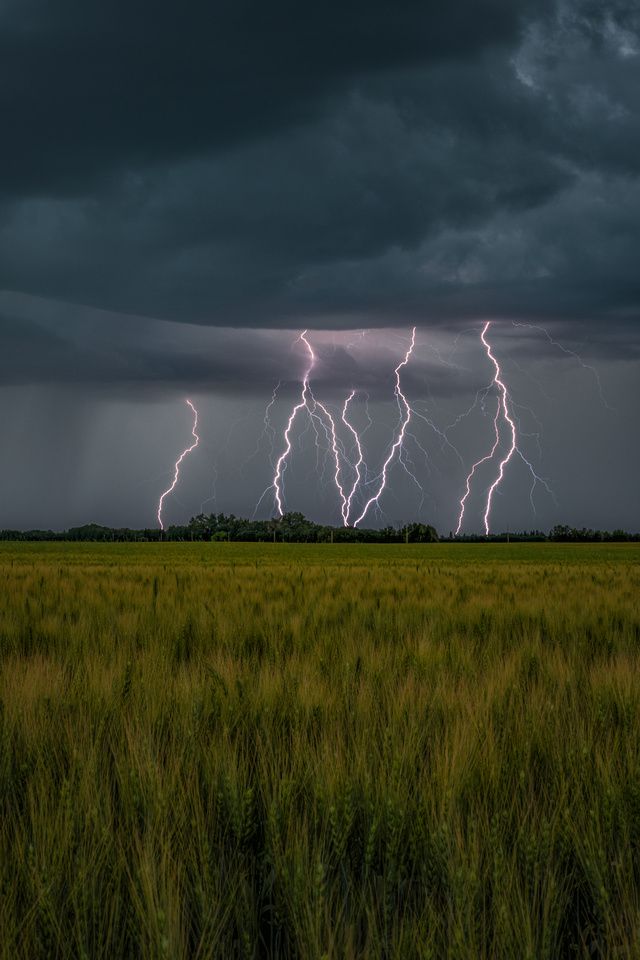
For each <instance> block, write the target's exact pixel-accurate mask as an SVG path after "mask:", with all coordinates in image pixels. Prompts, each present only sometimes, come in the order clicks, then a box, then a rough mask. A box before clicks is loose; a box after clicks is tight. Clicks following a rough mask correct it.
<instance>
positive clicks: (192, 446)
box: [158, 400, 200, 530]
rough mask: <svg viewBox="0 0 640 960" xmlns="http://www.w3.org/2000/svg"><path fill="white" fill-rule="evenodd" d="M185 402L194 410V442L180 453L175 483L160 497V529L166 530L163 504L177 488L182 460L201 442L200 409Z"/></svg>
mask: <svg viewBox="0 0 640 960" xmlns="http://www.w3.org/2000/svg"><path fill="white" fill-rule="evenodd" d="M185 403H186V404H187V405H188V406H189V407H191V410H192V412H193V426H192V428H191V435H192V437H193V443H192V444H191V446H190V447H187V448H186V450H183V451H182V453H181V454H180V456H179V457H178V459H177V460H176V462H175V465H174V474H173V483H172V484H171V486H170V487H169V488H168V489H167V490H165V491H164V493H163V494H162V496H161V497H160V500H159V501H158V524H159V525H160V529H161V530H164V524H163V522H162V507H163V505H164V500H165V497H168V496H169V494H170V493H173V491H174V490H175V488H176V484H177V482H178V478H179V477H180V464H181V463H182V461H183V460H184V459H185V457H187V456H189V454H190V453H191V451H192V450H195V448H196V447H197V446H198V444H199V443H200V437H199V436H198V433H197V427H198V411H197V410H196V408H195V407H194V405H193V403H192V402H191V400H185Z"/></svg>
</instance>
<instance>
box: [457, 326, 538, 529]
mask: <svg viewBox="0 0 640 960" xmlns="http://www.w3.org/2000/svg"><path fill="white" fill-rule="evenodd" d="M490 326H491V321H490V320H488V321H487V322H486V323H485V325H484V327H483V328H482V332H481V334H480V339H481V341H482V343H483V345H484V348H485V351H486V354H487V357H488V358H489V360H490V361H491V363H492V364H493V368H494V376H493V380H492V384H493V385H495V387H496V388H497V392H498V405H497V408H496V413H495V416H494V418H493V444H492V446H491V449H490V451H489V453H487V454H485V456H484V457H481V458H480V459H479V460H476V462H475V463H474V464H473V465H472V467H471V470H470V471H469V473H468V475H467V480H466V486H465V492H464V494H463V496H462V498H461V499H460V512H459V514H458V525H457V527H456V536H458V534H459V533H460V530H461V528H462V523H463V520H464V513H465V506H466V502H467V500H468V498H469V495H470V493H471V485H472V480H473V478H474V475H475V473H476V470H477V469H478V467H480V466H482V464H483V463H487V462H489V461H491V460H493V458H494V456H495V454H496V451H497V449H498V447H499V445H500V419H501V418H502V420H503V422H504V423H505V424H506V425H507V429H508V436H509V441H508V443H509V446H508V450H507V452H506V454H504V456H503V457H502V459H501V460H500V462H499V464H498V472H497V475H496V477H495V479H494V481H493V483H492V484H491V485H490V487H489V489H488V490H487V498H486V501H485V509H484V514H483V523H484V532H485V535H487V536H488V534H489V529H490V521H491V507H492V504H493V495H494V493H495V492H496V490H497V489H498V488H499V486H500V484H501V483H502V480H503V478H504V473H505V468H506V466H507V464H508V463H509V461H510V460H511V459H512V457H513V455H514V454H515V453H517V454H518V456H519V457H520V459H521V460H522V461H523V462H524V464H525V465H526V466H527V468H528V469H529V472H530V473H531V476H532V478H533V486H532V488H531V492H530V499H531V503H532V505H533V491H534V490H535V487H536V484H537V483H541V484H542V485H543V486H544V487H545V489H546V490H547V492H548V493H549V494H551V495H552V496H553V492H552V490H551V489H550V487H549V485H548V484H547V482H546V480H544V479H543V478H542V477H539V476H538V474H537V473H536V472H535V470H534V468H533V465H532V464H531V463H530V462H529V460H527V458H526V457H525V456H524V454H523V453H522V451H521V450H520V448H519V447H518V433H517V429H516V423H515V420H514V417H513V414H512V413H511V408H510V396H509V391H508V389H507V386H506V384H505V382H504V380H503V379H502V370H501V368H500V364H499V363H498V361H497V359H496V357H495V356H494V354H493V351H492V349H491V344H490V343H489V341H488V340H487V332H488V330H489V327H490Z"/></svg>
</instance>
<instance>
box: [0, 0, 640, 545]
mask: <svg viewBox="0 0 640 960" xmlns="http://www.w3.org/2000/svg"><path fill="white" fill-rule="evenodd" d="M0 117H1V118H2V131H3V138H2V140H3V146H2V150H0V401H1V402H2V410H3V415H2V418H1V419H0V441H1V442H2V444H3V449H5V450H10V451H11V455H10V456H9V457H8V458H7V462H6V464H5V465H4V467H3V470H4V486H5V489H4V491H2V490H1V489H0V493H1V494H2V496H1V497H0V526H10V525H20V526H28V525H32V524H33V525H35V524H41V525H51V526H64V525H66V524H67V523H71V522H84V521H87V520H92V519H95V520H97V521H103V522H110V523H118V522H122V523H125V522H127V523H132V524H138V525H142V524H144V523H151V522H152V519H153V515H154V510H153V505H154V503H153V502H154V498H155V499H157V494H158V492H159V491H161V489H162V487H163V479H164V478H166V471H167V469H169V468H170V466H171V463H172V461H173V459H174V457H175V455H176V454H177V452H179V450H180V448H181V444H182V440H183V439H184V431H185V427H186V433H187V437H188V433H189V429H190V427H189V424H188V422H187V423H185V415H184V411H183V410H182V406H181V401H182V398H183V397H184V396H185V395H191V394H194V395H197V396H198V397H199V398H200V401H201V403H202V406H203V408H204V409H205V410H206V411H207V412H206V415H205V416H204V418H203V420H202V428H203V432H204V433H206V434H207V437H208V441H207V442H208V444H209V449H208V453H207V455H206V456H205V452H204V451H203V450H201V451H199V452H198V454H197V456H198V457H199V460H194V462H193V465H192V467H191V480H189V479H188V478H187V477H185V480H184V482H185V496H184V498H183V499H184V504H183V505H182V506H181V505H180V504H179V503H178V502H176V503H174V506H173V510H174V515H173V516H172V519H175V520H176V521H177V520H179V519H184V518H185V517H188V516H189V515H191V513H193V512H194V510H195V509H197V507H198V506H199V503H197V502H196V501H198V498H199V497H200V494H201V492H202V491H205V492H206V491H208V490H210V488H211V484H212V477H214V476H217V484H216V498H217V500H216V505H217V508H219V509H225V510H226V509H232V508H233V509H234V510H235V512H237V513H242V514H247V513H251V511H252V510H253V506H254V504H255V501H256V494H257V495H258V496H259V494H260V493H261V492H262V489H264V487H265V486H266V485H267V484H268V482H269V457H268V450H267V449H266V448H265V449H263V448H260V444H259V442H258V441H259V438H260V431H261V429H262V425H263V424H262V418H263V410H264V405H265V403H266V402H268V400H269V398H270V396H271V391H272V389H273V387H274V385H275V384H276V383H277V382H278V381H279V380H282V381H284V383H285V385H284V387H283V399H282V401H281V404H280V405H278V406H277V407H276V409H275V419H276V426H278V427H280V426H281V425H282V423H283V422H284V420H283V418H284V417H285V415H286V412H287V406H286V404H287V401H288V399H291V398H292V397H293V392H294V391H295V383H294V381H295V379H296V377H297V376H299V375H300V371H301V369H302V366H303V360H304V358H303V357H302V356H301V355H300V353H299V351H298V350H297V348H296V347H295V346H293V347H292V343H293V341H294V340H295V337H296V336H297V332H298V331H299V330H300V329H303V328H305V327H308V328H309V329H310V330H312V331H314V336H316V339H317V343H318V344H319V349H320V363H319V366H318V370H317V373H318V383H319V386H321V388H322V390H324V394H323V395H325V396H326V399H327V402H330V403H334V404H339V402H341V400H342V399H343V396H344V389H346V388H351V386H352V385H355V386H360V387H361V388H362V389H363V390H366V391H367V392H368V394H369V396H370V399H371V403H372V409H374V411H375V410H377V411H378V417H379V418H380V420H379V422H380V426H379V428H378V427H376V428H374V429H373V431H372V433H371V434H370V436H371V437H372V438H374V439H373V441H372V449H371V457H372V460H375V459H376V458H377V460H378V461H379V460H380V458H381V457H382V456H383V455H384V450H385V443H388V440H389V438H390V436H391V435H392V431H393V427H394V423H395V421H394V419H393V411H394V407H393V394H392V391H393V368H394V366H395V363H397V361H398V351H399V352H400V356H401V354H402V350H403V344H405V345H406V336H407V332H408V330H409V329H410V327H411V326H412V325H413V324H416V325H417V326H418V341H419V350H418V351H417V353H416V358H415V360H416V362H415V369H414V371H413V372H412V373H410V372H409V371H407V376H408V379H407V384H408V385H409V386H411V388H412V390H413V391H414V396H415V397H416V398H417V399H416V403H418V402H420V403H422V402H424V404H426V405H429V404H431V405H432V406H431V407H430V408H429V409H430V410H431V414H432V415H433V418H434V420H435V419H437V417H436V413H438V414H439V416H440V419H439V420H438V423H439V424H441V425H444V426H446V425H447V424H448V423H450V422H453V420H455V417H456V416H457V415H458V414H459V413H461V412H463V411H464V410H465V409H467V408H468V406H469V404H470V402H472V400H473V397H474V395H475V391H476V390H477V389H478V388H479V387H480V386H482V384H483V377H484V378H485V379H486V373H487V368H486V357H483V356H482V353H481V352H480V351H478V334H479V330H480V327H481V323H482V321H483V320H485V319H491V320H492V321H494V330H495V331H496V338H497V341H499V344H500V348H501V349H502V351H503V354H502V356H503V357H504V360H505V363H507V364H508V367H509V371H510V375H511V376H512V381H511V382H510V385H511V388H512V392H513V396H514V399H516V400H517V401H519V402H521V403H522V406H523V408H524V407H527V408H529V409H533V410H534V413H535V415H536V416H538V418H539V419H540V420H541V421H542V425H543V428H544V430H543V431H542V432H543V433H544V437H543V438H542V440H541V448H542V450H541V451H540V450H539V449H538V446H537V444H538V439H537V438H536V437H533V436H531V437H529V441H528V442H529V443H530V445H531V452H532V455H533V454H534V453H535V455H536V457H540V455H542V457H543V458H546V461H547V462H548V464H549V469H548V470H547V471H546V472H545V473H544V475H545V476H547V474H549V475H551V474H552V473H553V474H554V478H553V479H554V480H555V483H556V487H557V496H558V505H557V506H556V505H555V504H554V503H553V502H552V501H551V500H548V501H547V500H545V499H544V498H541V499H540V501H539V504H538V510H539V513H538V514H536V515H535V516H533V515H532V514H531V511H530V504H529V500H528V485H527V479H526V477H522V476H521V477H519V478H517V477H515V476H514V478H513V482H512V483H511V485H510V486H509V487H508V488H507V487H505V491H504V496H503V498H502V500H501V502H500V510H501V511H502V512H501V513H500V515H499V518H500V520H502V522H503V523H504V524H506V523H510V524H511V525H512V527H513V526H515V527H518V526H520V527H523V526H533V525H548V524H550V523H552V522H556V521H558V520H564V519H567V520H568V521H569V522H576V523H585V524H592V525H615V524H621V525H625V526H630V527H640V504H639V498H638V495H637V493H636V490H635V487H636V483H635V479H634V478H635V476H636V474H637V472H638V467H639V466H640V463H639V461H640V457H639V455H638V453H637V437H638V434H637V426H636V420H637V413H638V410H639V406H640V405H639V399H640V397H639V390H638V374H639V372H640V269H639V268H638V262H639V257H638V250H639V249H640V176H639V174H640V13H639V12H638V7H637V4H636V3H633V2H631V0H610V2H607V0H597V2H596V0H564V2H560V0H487V2H482V0H473V2H472V0H461V2H452V3H448V4H440V3H437V4H436V3H431V2H425V0H421V2H418V0H416V2H413V0H410V2H407V0H405V2H402V0H399V2H396V3H393V4H390V3H378V2H376V0H369V2H367V3H364V2H360V0H353V2H350V3H340V4H338V3H334V2H324V3H322V4H315V5H314V4H300V3H293V2H274V3H270V4H264V3H257V2H254V0H247V2H237V0H234V2H213V3H212V2H206V3H205V2H204V0H192V2H187V3H184V4H182V5H176V4H175V3H171V4H169V3H168V2H166V0H158V2H156V3H154V4H150V3H149V2H144V3H143V2H141V0H129V2H126V3H125V2H124V0H114V2H111V3H109V4H104V3H100V4H98V3H96V2H92V0H89V2H87V0H60V2H58V3H56V4H51V3H47V2H45V0H0ZM513 321H516V322H517V323H530V324H535V325H543V326H544V327H545V328H546V329H548V330H549V331H550V334H551V336H552V337H553V338H555V339H556V340H557V341H558V342H559V343H561V344H563V345H564V346H565V347H566V348H567V349H570V350H572V351H577V352H579V353H580V356H581V357H582V358H583V361H582V362H583V364H586V366H581V365H580V362H579V361H577V360H576V359H575V357H573V356H571V355H569V354H566V353H563V352H562V350H561V349H559V348H557V347H554V346H553V345H552V344H550V343H549V341H548V339H547V338H546V336H545V335H544V334H542V333H541V332H540V331H537V330H536V329H532V328H522V327H514V326H513V325H512V324H513ZM357 330H367V331H371V333H370V334H367V336H366V337H365V338H364V339H362V338H359V336H358V335H356V334H354V333H353V332H352V331H357ZM350 331H351V332H350ZM376 331H378V332H377V333H376ZM394 331H396V332H394ZM469 331H471V332H469ZM452 350H453V351H454V353H453V354H452V353H451V351H452ZM474 351H475V352H474ZM447 357H453V360H452V361H447V362H442V361H443V358H444V359H445V360H446V358H447ZM451 362H453V364H454V366H451V365H450V363H451ZM483 364H485V365H484V366H483ZM592 368H593V369H594V370H595V371H596V373H597V375H598V378H599V380H600V385H598V383H597V382H596V380H595V379H594V374H593V373H592ZM412 378H413V379H412ZM603 396H604V404H603V400H602V397H603ZM549 397H553V398H554V399H553V402H551V401H550V400H549V399H548V398H549ZM438 404H442V408H439V407H438ZM421 409H422V408H421ZM425 409H426V408H425ZM527 417H530V414H525V413H524V412H522V418H523V431H524V433H527V434H534V433H536V434H539V433H540V432H541V430H540V427H539V426H536V427H535V429H533V428H532V426H531V423H527V422H526V421H527ZM236 422H240V424H241V426H240V428H238V431H237V432H239V434H240V437H239V438H236V437H235V434H233V432H232V433H231V434H230V428H231V427H232V426H233V424H235V423H236ZM473 424H474V421H473V418H471V419H470V420H469V422H468V424H465V425H463V427H462V430H463V433H462V435H461V436H460V437H459V440H460V444H459V449H460V454H461V458H462V461H463V463H462V464H461V463H460V461H459V460H458V459H457V458H456V457H455V456H452V457H450V458H449V459H447V457H449V454H450V451H449V452H448V453H447V455H446V456H445V454H443V452H442V450H441V449H440V448H439V447H438V446H437V443H436V445H435V446H434V449H433V451H430V453H432V455H433V458H434V461H435V462H434V463H431V464H430V465H427V464H426V462H425V463H424V464H423V465H421V466H420V470H421V471H422V472H421V474H420V476H421V477H423V479H424V485H425V487H426V488H428V490H429V496H427V498H426V500H425V501H424V504H423V505H422V506H420V507H419V503H418V502H417V503H413V502H410V498H409V499H408V495H407V496H404V493H403V491H402V483H403V482H404V479H403V478H399V479H398V480H397V484H398V491H399V492H398V503H397V504H395V505H394V500H393V496H391V497H390V499H389V503H388V511H387V517H386V519H388V520H390V521H392V522H401V521H402V520H403V519H407V517H405V516H404V513H403V510H405V509H406V510H409V509H411V510H413V511H414V513H415V512H416V511H417V510H418V509H420V510H421V511H422V513H423V515H424V517H425V518H431V517H433V519H435V521H436V524H437V525H438V526H439V527H441V528H444V527H446V526H447V525H448V524H450V522H451V515H452V514H453V512H454V507H455V496H454V493H456V491H458V489H459V487H460V484H461V482H462V483H463V481H464V475H465V473H466V471H465V470H464V469H463V466H466V465H467V461H468V460H472V459H473V457H474V455H475V453H476V444H477V445H478V446H479V447H481V446H482V442H483V437H485V439H486V437H487V433H486V431H487V428H488V427H489V426H490V423H488V422H487V421H486V419H482V418H480V420H479V421H478V423H477V425H476V426H474V425H473ZM584 425H587V426H584ZM456 429H460V428H456ZM376 430H377V431H378V433H376ZM465 430H467V433H464V431H465ZM390 431H391V433H390ZM483 431H484V432H483ZM229 437H231V439H229ZM432 441H433V442H435V435H433V436H431V438H429V437H425V438H424V443H425V444H428V443H430V442H432ZM260 442H261V443H264V438H263V440H262V441H260ZM303 443H304V441H303ZM203 444H204V441H203ZM256 444H258V448H259V452H258V455H257V456H255V457H253V458H252V459H251V460H250V461H249V463H248V464H246V465H245V466H243V467H242V471H241V475H240V474H239V473H238V471H240V467H241V465H242V464H244V463H245V461H246V458H247V457H249V456H250V455H252V454H253V451H254V449H255V448H256ZM312 453H313V452H312V451H307V454H305V453H304V451H303V452H301V453H300V464H299V468H296V469H295V470H294V469H293V466H292V469H291V472H290V477H289V489H288V498H287V502H288V505H289V506H290V507H291V508H297V507H301V508H302V506H304V508H305V509H306V510H307V512H308V513H309V514H310V515H312V516H317V518H318V519H335V517H334V513H335V504H333V503H332V500H331V491H329V492H327V491H325V490H324V488H322V486H321V485H320V484H318V485H316V484H315V483H314V484H311V486H310V484H309V481H308V471H307V466H308V464H307V460H308V459H309V457H311V458H312ZM305 456H306V457H307V460H305ZM439 459H440V461H441V462H439ZM450 460H451V462H450ZM167 461H169V463H168V464H167ZM603 461H606V463H605V462H603ZM545 467H546V463H545ZM371 469H372V470H374V466H373V465H372V468H371ZM429 470H431V473H429ZM423 475H424V476H423ZM438 475H440V480H438V479H437V477H438ZM190 483H191V486H192V488H193V489H192V490H191V496H190V497H188V496H187V490H189V489H190V487H189V484H190ZM536 496H537V494H536ZM430 497H431V499H430ZM202 499H204V494H202ZM271 506H272V504H270V503H265V504H264V507H265V511H266V515H269V512H270V509H271ZM474 526H475V527H477V526H478V516H477V511H476V513H475V515H474V517H473V518H472V519H471V520H470V528H473V527H474Z"/></svg>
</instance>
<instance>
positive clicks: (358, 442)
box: [342, 390, 364, 527]
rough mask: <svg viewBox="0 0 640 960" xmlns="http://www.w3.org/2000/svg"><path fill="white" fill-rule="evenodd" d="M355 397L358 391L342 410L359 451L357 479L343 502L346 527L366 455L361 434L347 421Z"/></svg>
mask: <svg viewBox="0 0 640 960" xmlns="http://www.w3.org/2000/svg"><path fill="white" fill-rule="evenodd" d="M355 395H356V391H355V390H352V391H351V393H350V394H349V396H348V397H347V399H346V400H345V402H344V406H343V408H342V422H343V423H344V425H345V427H346V428H347V430H349V431H350V432H351V435H352V437H353V441H354V443H355V445H356V450H357V451H358V459H357V460H356V462H355V463H354V465H353V469H354V470H355V478H354V481H353V484H352V486H351V490H350V491H349V493H348V495H347V497H346V500H343V503H342V522H343V523H344V525H345V527H348V526H349V514H350V513H351V501H352V500H353V495H354V493H355V492H356V490H357V488H358V485H359V483H360V479H361V473H360V470H361V467H362V464H363V463H364V453H363V451H362V439H361V437H360V434H359V433H358V431H357V430H356V428H355V427H354V426H353V424H352V423H351V422H350V421H349V420H347V409H348V407H349V404H350V403H351V401H352V400H353V398H354V397H355Z"/></svg>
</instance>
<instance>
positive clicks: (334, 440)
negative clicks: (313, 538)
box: [260, 330, 346, 517]
mask: <svg viewBox="0 0 640 960" xmlns="http://www.w3.org/2000/svg"><path fill="white" fill-rule="evenodd" d="M299 339H300V340H301V341H302V342H303V343H304V345H305V347H306V348H307V352H308V354H309V362H308V365H307V367H306V370H305V372H304V376H303V378H302V390H301V393H300V400H299V401H298V403H296V404H295V405H294V406H293V408H292V410H291V413H290V414H289V419H288V420H287V425H286V427H285V429H284V434H283V440H284V450H283V451H282V453H281V454H280V456H279V457H278V460H277V461H276V466H275V472H274V475H273V482H272V484H271V487H272V488H273V491H274V496H275V502H276V507H277V510H278V514H279V515H280V516H281V517H282V516H283V515H284V505H283V491H282V479H283V475H284V471H285V470H286V467H287V460H288V457H289V454H290V453H291V430H292V428H293V424H294V422H295V420H296V417H297V416H298V413H299V412H300V411H301V410H306V411H307V413H308V414H309V418H310V422H311V424H312V426H313V428H314V430H316V442H317V426H316V423H315V421H318V423H319V424H320V426H321V427H322V428H323V430H324V431H325V434H326V436H327V440H328V442H329V444H330V447H331V450H332V453H333V458H334V464H335V473H334V480H335V483H336V487H337V488H338V491H339V493H340V498H341V502H342V509H343V512H344V505H345V502H346V496H345V493H344V490H343V487H342V484H341V480H340V448H339V441H338V435H337V433H336V425H335V421H334V419H333V417H332V416H331V413H330V412H329V410H328V409H327V408H326V407H325V405H324V404H323V403H320V401H319V400H316V398H315V397H314V395H313V393H312V391H311V387H310V385H309V378H310V377H311V373H312V371H313V368H314V366H315V363H316V355H315V353H314V352H313V347H312V346H311V344H310V343H309V341H308V340H307V331H306V330H304V331H303V332H302V333H301V334H300V337H299ZM318 409H319V410H321V411H322V413H323V414H324V417H325V419H324V420H323V419H322V417H320V416H318V413H317V410H318ZM327 424H328V426H327ZM265 492H266V491H265ZM260 499H262V497H261V498H260ZM343 515H344V514H343Z"/></svg>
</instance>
